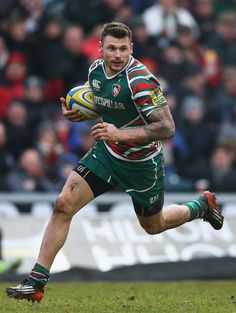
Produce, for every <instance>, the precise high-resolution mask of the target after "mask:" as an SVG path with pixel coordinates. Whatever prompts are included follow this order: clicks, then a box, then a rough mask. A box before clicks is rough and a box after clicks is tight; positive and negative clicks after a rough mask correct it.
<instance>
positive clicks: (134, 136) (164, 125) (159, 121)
mask: <svg viewBox="0 0 236 313" xmlns="http://www.w3.org/2000/svg"><path fill="white" fill-rule="evenodd" d="M148 118H149V120H150V121H151V123H150V124H149V125H145V126H140V127H134V128H123V129H118V128H117V127H116V126H115V125H113V124H109V123H98V124H96V125H95V126H93V128H92V136H93V137H94V138H95V139H101V140H109V141H123V142H133V143H141V144H142V143H148V142H152V141H157V140H165V139H168V138H170V137H172V136H173V135H174V132H175V124H174V121H173V118H172V115H171V113H170V110H169V107H168V106H167V105H165V106H163V107H159V108H158V109H156V110H154V111H153V112H152V113H151V114H150V115H149V116H148Z"/></svg>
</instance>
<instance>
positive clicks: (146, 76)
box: [127, 57, 159, 85]
mask: <svg viewBox="0 0 236 313" xmlns="http://www.w3.org/2000/svg"><path fill="white" fill-rule="evenodd" d="M127 77H128V80H129V82H131V83H132V82H133V81H136V80H141V81H142V80H145V81H147V82H148V81H150V82H151V81H155V82H156V83H157V84H158V85H159V82H158V79H157V77H156V76H155V75H154V74H153V73H151V72H150V71H149V70H148V69H147V67H146V66H145V65H144V64H143V63H142V62H140V61H139V60H137V59H135V58H133V57H132V59H131V60H130V63H129V66H128V67H127Z"/></svg>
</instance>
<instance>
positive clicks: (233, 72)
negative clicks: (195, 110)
mask: <svg viewBox="0 0 236 313" xmlns="http://www.w3.org/2000/svg"><path fill="white" fill-rule="evenodd" d="M235 103H236V66H235V65H234V66H225V67H224V68H223V77H222V85H221V88H219V89H217V91H216V92H215V94H214V97H213V101H212V102H211V106H210V109H211V111H210V114H211V116H215V118H216V120H217V121H219V123H221V122H222V121H223V120H225V119H230V117H231V116H233V114H234V106H235Z"/></svg>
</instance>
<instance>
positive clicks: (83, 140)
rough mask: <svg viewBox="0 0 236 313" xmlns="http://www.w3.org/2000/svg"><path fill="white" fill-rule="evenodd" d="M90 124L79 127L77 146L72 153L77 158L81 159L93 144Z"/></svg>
mask: <svg viewBox="0 0 236 313" xmlns="http://www.w3.org/2000/svg"><path fill="white" fill-rule="evenodd" d="M91 127H92V125H91V124H84V126H83V127H81V129H80V132H79V138H78V142H79V144H78V146H76V147H75V148H74V149H73V150H72V152H73V153H75V154H76V155H77V156H78V157H79V158H82V157H83V156H84V155H85V154H86V153H87V152H88V150H89V149H90V148H92V146H93V145H94V144H95V142H94V139H93V137H92V136H91Z"/></svg>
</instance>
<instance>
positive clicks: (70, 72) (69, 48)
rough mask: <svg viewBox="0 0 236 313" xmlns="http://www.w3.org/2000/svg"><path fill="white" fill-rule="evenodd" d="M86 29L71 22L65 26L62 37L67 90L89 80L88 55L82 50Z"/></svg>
mask: <svg viewBox="0 0 236 313" xmlns="http://www.w3.org/2000/svg"><path fill="white" fill-rule="evenodd" d="M83 38H84V30H83V28H82V27H81V26H78V25H72V24H69V25H67V26H66V27H65V30H64V34H63V38H62V52H61V53H62V54H64V57H63V59H62V60H61V65H62V64H63V69H62V76H63V81H64V85H65V91H66V92H67V91H69V89H71V88H72V87H73V86H75V85H79V84H81V83H82V82H84V81H86V80H87V73H88V68H89V62H88V57H87V56H86V55H85V54H84V53H83V52H82V42H83Z"/></svg>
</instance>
